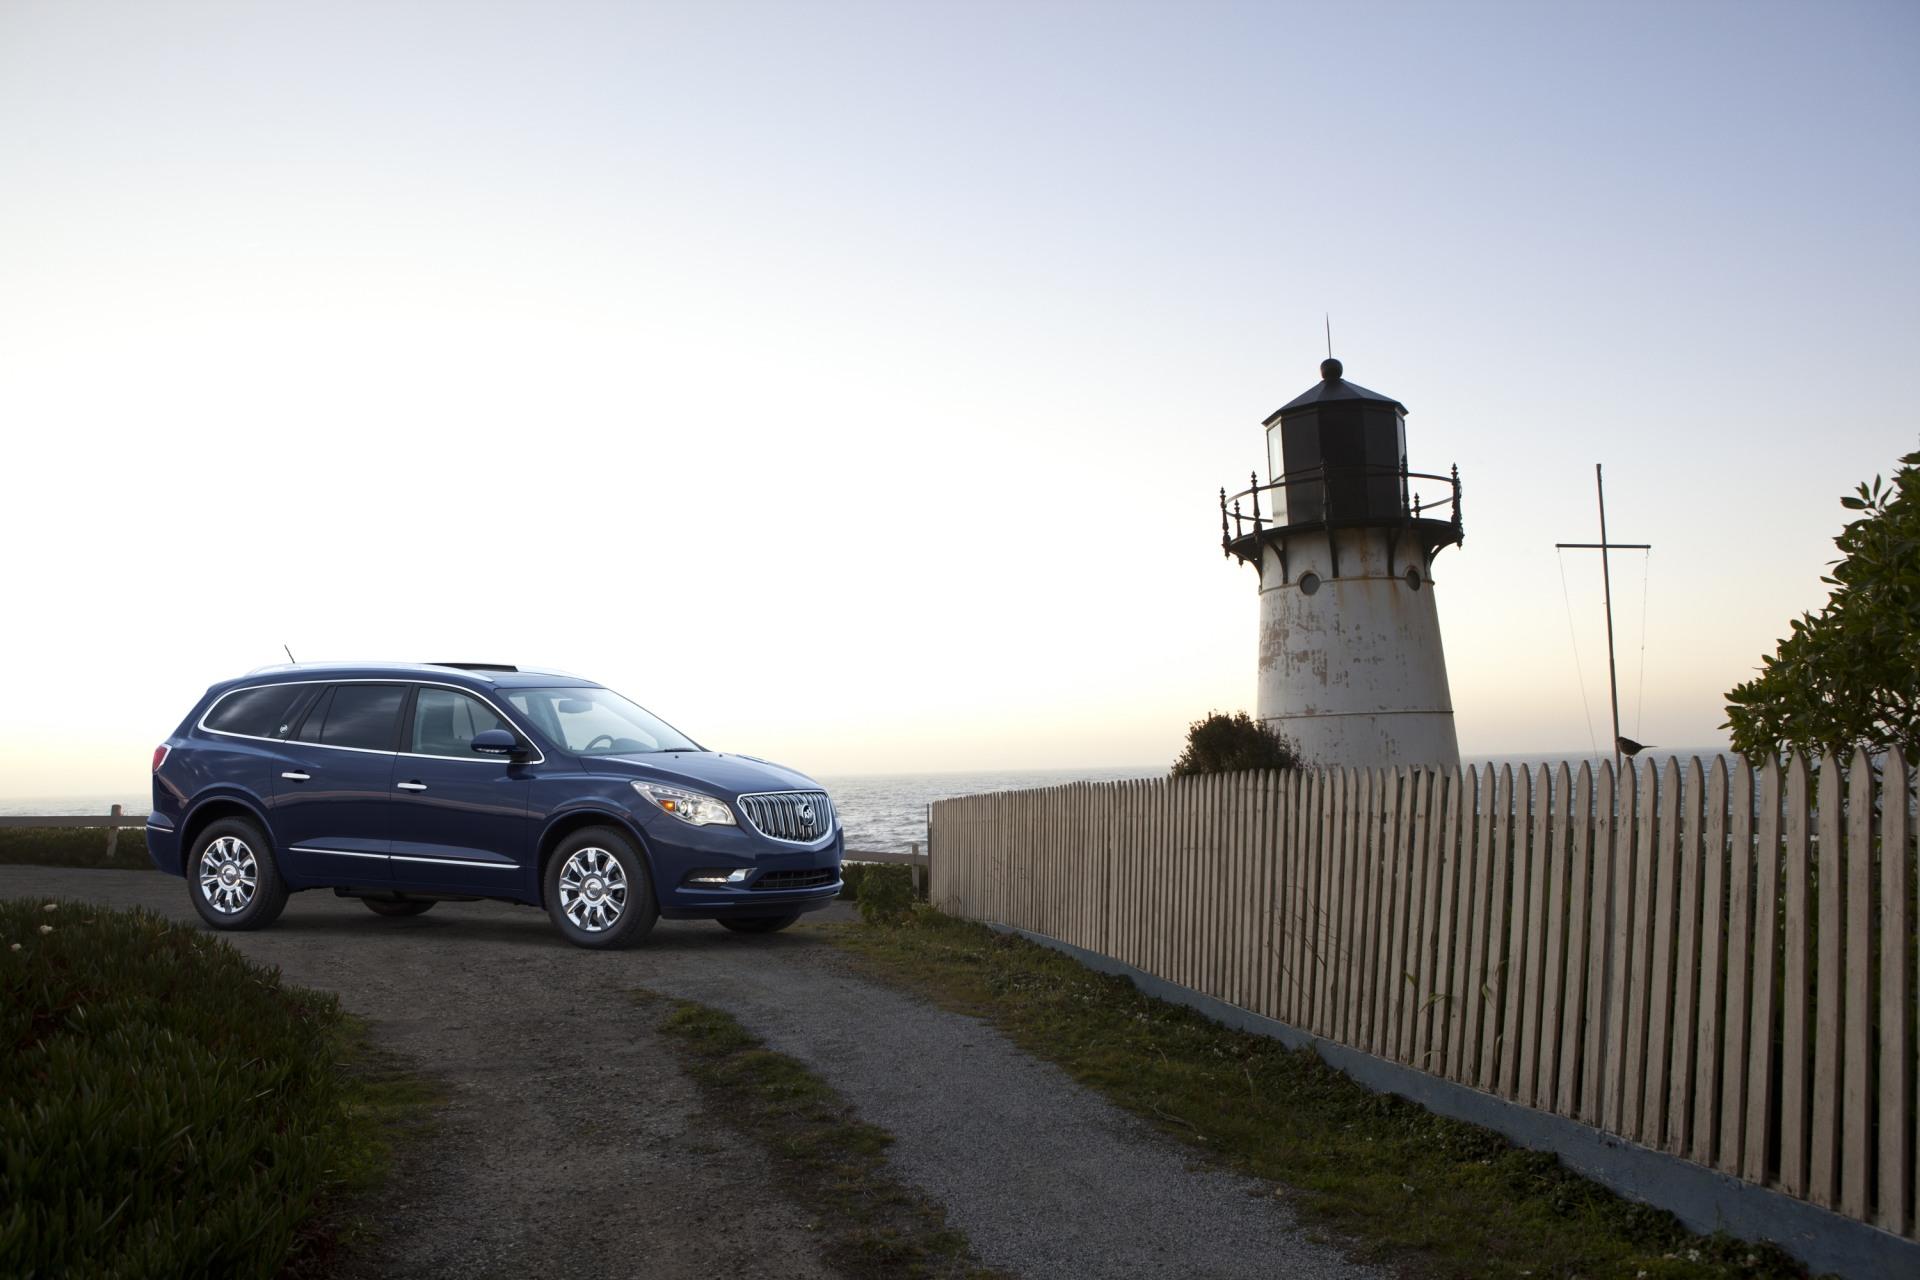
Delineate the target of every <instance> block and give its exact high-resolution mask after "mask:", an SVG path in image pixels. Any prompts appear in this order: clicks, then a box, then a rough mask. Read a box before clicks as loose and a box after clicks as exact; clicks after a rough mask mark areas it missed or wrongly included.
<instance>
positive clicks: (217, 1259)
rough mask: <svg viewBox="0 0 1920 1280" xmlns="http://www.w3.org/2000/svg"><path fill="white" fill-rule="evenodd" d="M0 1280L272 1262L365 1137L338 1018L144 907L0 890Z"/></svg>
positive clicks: (289, 1249) (276, 1266) (357, 1161)
mask: <svg viewBox="0 0 1920 1280" xmlns="http://www.w3.org/2000/svg"><path fill="white" fill-rule="evenodd" d="M0 1044H5V1045H6V1046H7V1050H8V1051H7V1052H6V1053H5V1054H4V1055H0V1275H9V1276H57V1275H128V1276H135V1275H137V1276H163V1275H189V1274H193V1275H227V1276H261V1277H266V1276H271V1275H273V1274H275V1273H276V1272H278V1271H279V1270H280V1269H281V1268H282V1266H283V1265H284V1264H285V1263H286V1262H287V1261H288V1259H289V1256H290V1255H291V1254H293V1253H294V1252H295V1251H296V1244H297V1241H298V1239H299V1238H300V1237H299V1233H300V1232H301V1230H302V1226H303V1223H305V1222H306V1221H307V1220H308V1219H309V1218H310V1217H311V1216H312V1215H313V1213H314V1210H315V1207H316V1204H317V1202H318V1200H319V1198H320V1197H321V1195H322V1193H323V1192H325V1191H326V1190H327V1189H328V1188H329V1187H331V1186H334V1185H337V1184H340V1183H342V1182H344V1181H348V1180H351V1179H355V1178H368V1177H371V1175H372V1172H374V1171H375V1170H377V1167H378V1164H379V1156H380V1152H381V1150H382V1148H381V1146H380V1144H379V1142H378V1140H377V1138H375V1137H372V1136H368V1135H366V1134H364V1133H362V1132H360V1130H361V1129H362V1128H363V1127H364V1126H359V1125H355V1124H351V1123H350V1111H351V1110H352V1108H353V1107H354V1105H355V1098H356V1094H355V1089H354V1086H353V1085H352V1083H351V1082H350V1081H349V1080H348V1079H347V1077H346V1074H345V1073H344V1072H343V1070H342V1068H341V1063H340V1059H341V1057H342V1056H343V1050H344V1049H345V1047H346V1023H345V1020H344V1018H343V1016H342V1014H341V1012H340V1010H339V1006H338V1003H337V1002H336V1000H335V999H334V997H332V996H330V995H322V994H319V993H316V992H311V991H303V990H300V989H298V988H293V987H285V986H282V985H281V983H280V978H279V974H278V971H276V970H273V969H266V968H262V967H260V966H259V965H256V964H253V963H251V962H250V961H248V960H246V959H244V958H242V957H241V955H240V953H239V952H237V951H235V950H234V949H233V948H232V947H230V946H228V945H227V944H225V943H224V942H220V941H217V940H215V939H214V938H212V937H211V936H209V935H207V934H204V933H201V932H198V931H195V930H190V929H184V928H179V927H177V926H174V925H172V924H169V923H167V922H165V921H163V920H161V919H160V918H158V917H156V916H152V915H148V914H146V913H145V912H120V911H108V910H104V909H102V908H100V907H97V906H94V905H91V904H88V903H84V902H75V901H59V902H55V903H52V904H49V903H48V902H47V901H46V900H45V899H32V900H20V899H14V900H10V901H4V902H0Z"/></svg>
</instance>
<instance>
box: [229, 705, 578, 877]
mask: <svg viewBox="0 0 1920 1280" xmlns="http://www.w3.org/2000/svg"><path fill="white" fill-rule="evenodd" d="M293 684H397V685H410V684H418V685H431V686H432V687H433V688H436V689H452V690H453V691H454V692H456V693H464V694H466V695H467V696H468V697H470V698H478V699H480V701H482V702H484V703H486V704H487V705H488V706H489V707H492V708H493V712H494V714H495V715H497V716H499V717H500V718H501V719H502V720H504V721H506V722H507V723H508V724H510V725H512V726H513V729H514V732H515V733H518V734H519V735H520V736H521V737H522V738H523V739H525V740H526V742H527V745H528V746H530V747H532V748H533V759H531V760H523V761H521V762H520V763H522V764H545V763H546V761H547V754H546V752H544V751H542V750H541V749H540V743H539V741H538V740H536V739H535V738H534V736H533V735H532V734H530V733H528V732H527V731H526V730H525V729H524V728H522V727H521V725H520V722H519V721H518V720H515V719H514V718H513V717H512V716H510V715H508V714H507V713H506V712H505V711H503V710H501V709H500V705H499V704H498V703H496V702H495V701H494V700H493V699H492V698H489V697H487V696H486V695H485V694H483V693H480V692H477V691H476V690H473V689H469V688H467V687H466V686H465V685H459V684H449V683H447V682H446V681H443V680H415V679H409V678H408V677H406V676H353V677H350V678H347V679H344V680H262V681H261V682H260V683H259V684H247V685H239V686H236V687H235V688H232V689H229V690H227V691H226V692H225V693H223V694H221V695H220V696H219V697H217V698H215V699H214V700H213V701H212V703H210V704H209V705H208V706H207V709H206V710H205V711H203V712H201V713H200V719H199V720H198V721H197V722H195V724H194V726H193V727H194V728H196V729H198V730H199V731H200V732H202V733H212V734H217V735H219V736H220V737H222V738H244V739H246V740H247V741H248V742H280V743H298V745H300V746H303V747H319V748H320V749H321V750H322V751H358V752H360V753H361V754H362V755H369V756H409V757H411V758H412V759H415V760H457V761H459V762H460V763H462V764H499V763H500V762H501V757H499V756H434V755H428V754H426V753H425V752H421V751H382V750H380V749H379V748H378V747H337V746H334V745H333V744H331V743H327V742H300V741H299V739H297V738H266V737H262V736H261V735H259V734H257V733H234V732H232V731H231V730H228V729H209V728H207V717H208V716H210V715H212V714H213V709H214V708H215V707H217V706H219V705H220V704H221V703H223V702H225V701H226V700H227V699H228V698H231V697H232V696H233V695H234V694H236V693H245V692H247V691H248V690H249V689H266V688H275V687H278V686H280V685H293ZM509 763H511V762H509ZM322 852H325V851H324V850H323V851H322Z"/></svg>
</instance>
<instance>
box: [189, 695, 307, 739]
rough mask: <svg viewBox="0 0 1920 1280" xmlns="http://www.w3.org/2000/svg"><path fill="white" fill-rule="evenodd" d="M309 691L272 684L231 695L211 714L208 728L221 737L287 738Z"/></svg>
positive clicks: (218, 704)
mask: <svg viewBox="0 0 1920 1280" xmlns="http://www.w3.org/2000/svg"><path fill="white" fill-rule="evenodd" d="M306 693H307V687H306V686H305V685H297V684H270V685H263V686H261V687H260V688H257V689H241V690H238V691H237V692H234V693H229V694H227V695H226V696H225V697H223V698H221V699H220V701H218V702H216V703H215V704H214V705H213V709H212V710H211V711H209V712H207V718H206V721H205V724H206V727H207V728H209V729H213V730H217V731H218V732H220V733H241V734H245V735H247V736H248V737H251V738H284V737H286V735H287V731H288V730H289V729H291V728H293V725H292V723H291V722H292V719H293V713H294V711H295V710H296V709H297V708H298V706H299V703H300V700H301V698H303V697H305V696H306Z"/></svg>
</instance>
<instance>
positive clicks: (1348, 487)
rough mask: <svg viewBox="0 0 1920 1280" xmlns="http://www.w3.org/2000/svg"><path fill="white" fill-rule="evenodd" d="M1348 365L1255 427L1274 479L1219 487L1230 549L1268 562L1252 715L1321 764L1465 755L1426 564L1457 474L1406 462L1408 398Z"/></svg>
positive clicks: (1455, 541)
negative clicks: (1358, 381)
mask: <svg viewBox="0 0 1920 1280" xmlns="http://www.w3.org/2000/svg"><path fill="white" fill-rule="evenodd" d="M1344 372H1345V371H1344V370H1343V369H1342V368H1341V365H1340V362H1339V361H1338V360H1334V359H1332V358H1329V359H1327V360H1325V361H1324V362H1322V363H1321V365H1320V381H1319V383H1318V384H1316V385H1315V386H1313V387H1311V388H1309V389H1308V390H1307V391H1306V392H1305V393H1304V394H1302V395H1300V396H1297V397H1295V398H1294V399H1292V400H1290V401H1288V402H1287V403H1286V404H1284V405H1282V406H1281V407H1280V408H1279V409H1278V410H1276V411H1275V412H1274V413H1273V414H1272V416H1270V417H1269V418H1267V420H1266V422H1265V423H1264V424H1262V425H1264V427H1265V428H1266V433H1267V478H1266V480H1265V482H1262V481H1261V479H1260V475H1259V473H1258V472H1257V471H1256V472H1254V473H1253V475H1252V477H1251V479H1252V484H1251V485H1249V487H1248V488H1247V489H1245V490H1243V491H1242V492H1240V493H1237V494H1232V495H1229V494H1228V493H1227V491H1226V490H1225V489H1222V490H1221V491H1220V542H1221V549H1222V551H1223V552H1224V553H1225V554H1227V555H1231V556H1236V557H1238V558H1239V559H1240V560H1241V561H1242V562H1243V563H1245V564H1250V565H1252V566H1254V568H1256V569H1257V570H1259V573H1260V679H1259V694H1258V702H1257V706H1258V715H1259V719H1260V720H1261V722H1262V723H1263V724H1265V725H1266V726H1267V727H1268V728H1269V729H1272V730H1274V731H1275V732H1277V733H1279V734H1280V735H1282V736H1283V737H1285V738H1287V739H1289V740H1291V741H1292V742H1293V743H1294V745H1295V746H1297V747H1298V748H1299V751H1300V756H1301V758H1302V760H1303V761H1304V762H1305V763H1308V764H1312V765H1321V766H1340V765H1352V766H1379V765H1428V766H1434V767H1439V768H1451V767H1454V766H1457V765H1458V764H1459V763H1460V745H1459V742H1458V740H1457V739H1456V738H1455V736H1454V729H1453V700H1452V697H1451V696H1450V695H1449V693H1448V691H1447V659H1446V654H1445V652H1444V651H1443V650H1442V648H1441V644H1440V615H1439V613H1438V612H1437V611H1436V610H1435V608H1434V599H1433V595H1434V581H1433V561H1434V557H1435V556H1437V555H1438V554H1439V553H1440V552H1441V550H1442V549H1444V548H1446V547H1451V546H1457V545H1459V543H1460V542H1461V541H1462V539H1463V537H1464V535H1463V533H1462V531H1461V524H1460V470H1459V468H1458V467H1455V468H1453V470H1452V473H1451V474H1450V475H1434V474H1423V473H1420V472H1416V471H1409V470H1408V469H1407V426H1406V422H1407V408H1406V406H1405V405H1403V404H1401V403H1400V402H1399V401H1398V400H1395V399H1393V398H1392V397H1391V396H1383V395H1381V394H1380V393H1379V392H1377V391H1369V390H1367V389H1366V388H1365V387H1362V386H1357V385H1355V384H1354V383H1351V382H1348V381H1347V380H1346V378H1345V376H1344Z"/></svg>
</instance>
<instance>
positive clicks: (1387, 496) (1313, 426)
mask: <svg viewBox="0 0 1920 1280" xmlns="http://www.w3.org/2000/svg"><path fill="white" fill-rule="evenodd" d="M1341 372H1342V370H1341V367H1340V362H1339V361H1338V360H1334V359H1331V358H1329V359H1327V360H1323V361H1321V363H1320V383H1319V385H1317V386H1315V387H1313V388H1312V389H1311V390H1309V391H1307V392H1306V393H1305V394H1304V395H1300V396H1296V397H1295V398H1294V399H1292V400H1290V401H1288V402H1287V403H1286V404H1284V405H1282V406H1281V407H1280V408H1279V409H1278V410H1276V411H1275V412H1274V414H1273V416H1271V417H1269V418H1268V419H1267V420H1266V422H1265V424H1264V425H1265V426H1266V428H1267V464H1268V468H1269V477H1270V479H1272V480H1273V481H1275V482H1276V483H1277V482H1280V481H1282V480H1284V481H1285V484H1284V486H1282V487H1280V488H1277V489H1275V490H1274V491H1273V501H1274V521H1275V523H1277V524H1282V525H1286V524H1305V523H1311V522H1316V521H1321V520H1337V521H1339V522H1341V523H1343V524H1345V523H1356V524H1359V523H1369V522H1372V521H1375V520H1378V521H1382V522H1395V521H1399V520H1400V519H1402V518H1403V517H1404V516H1405V515H1406V512H1407V491H1406V479H1405V477H1406V471H1407V407H1406V406H1405V405H1403V404H1401V403H1400V402H1399V401H1398V400H1395V399H1394V398H1393V397H1391V396H1383V395H1381V394H1380V393H1379V392H1377V391H1369V390H1367V389H1366V388H1365V387H1362V386H1359V385H1357V384H1355V383H1351V382H1348V381H1347V380H1346V379H1345V378H1343V377H1341V376H1340V375H1341Z"/></svg>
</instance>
